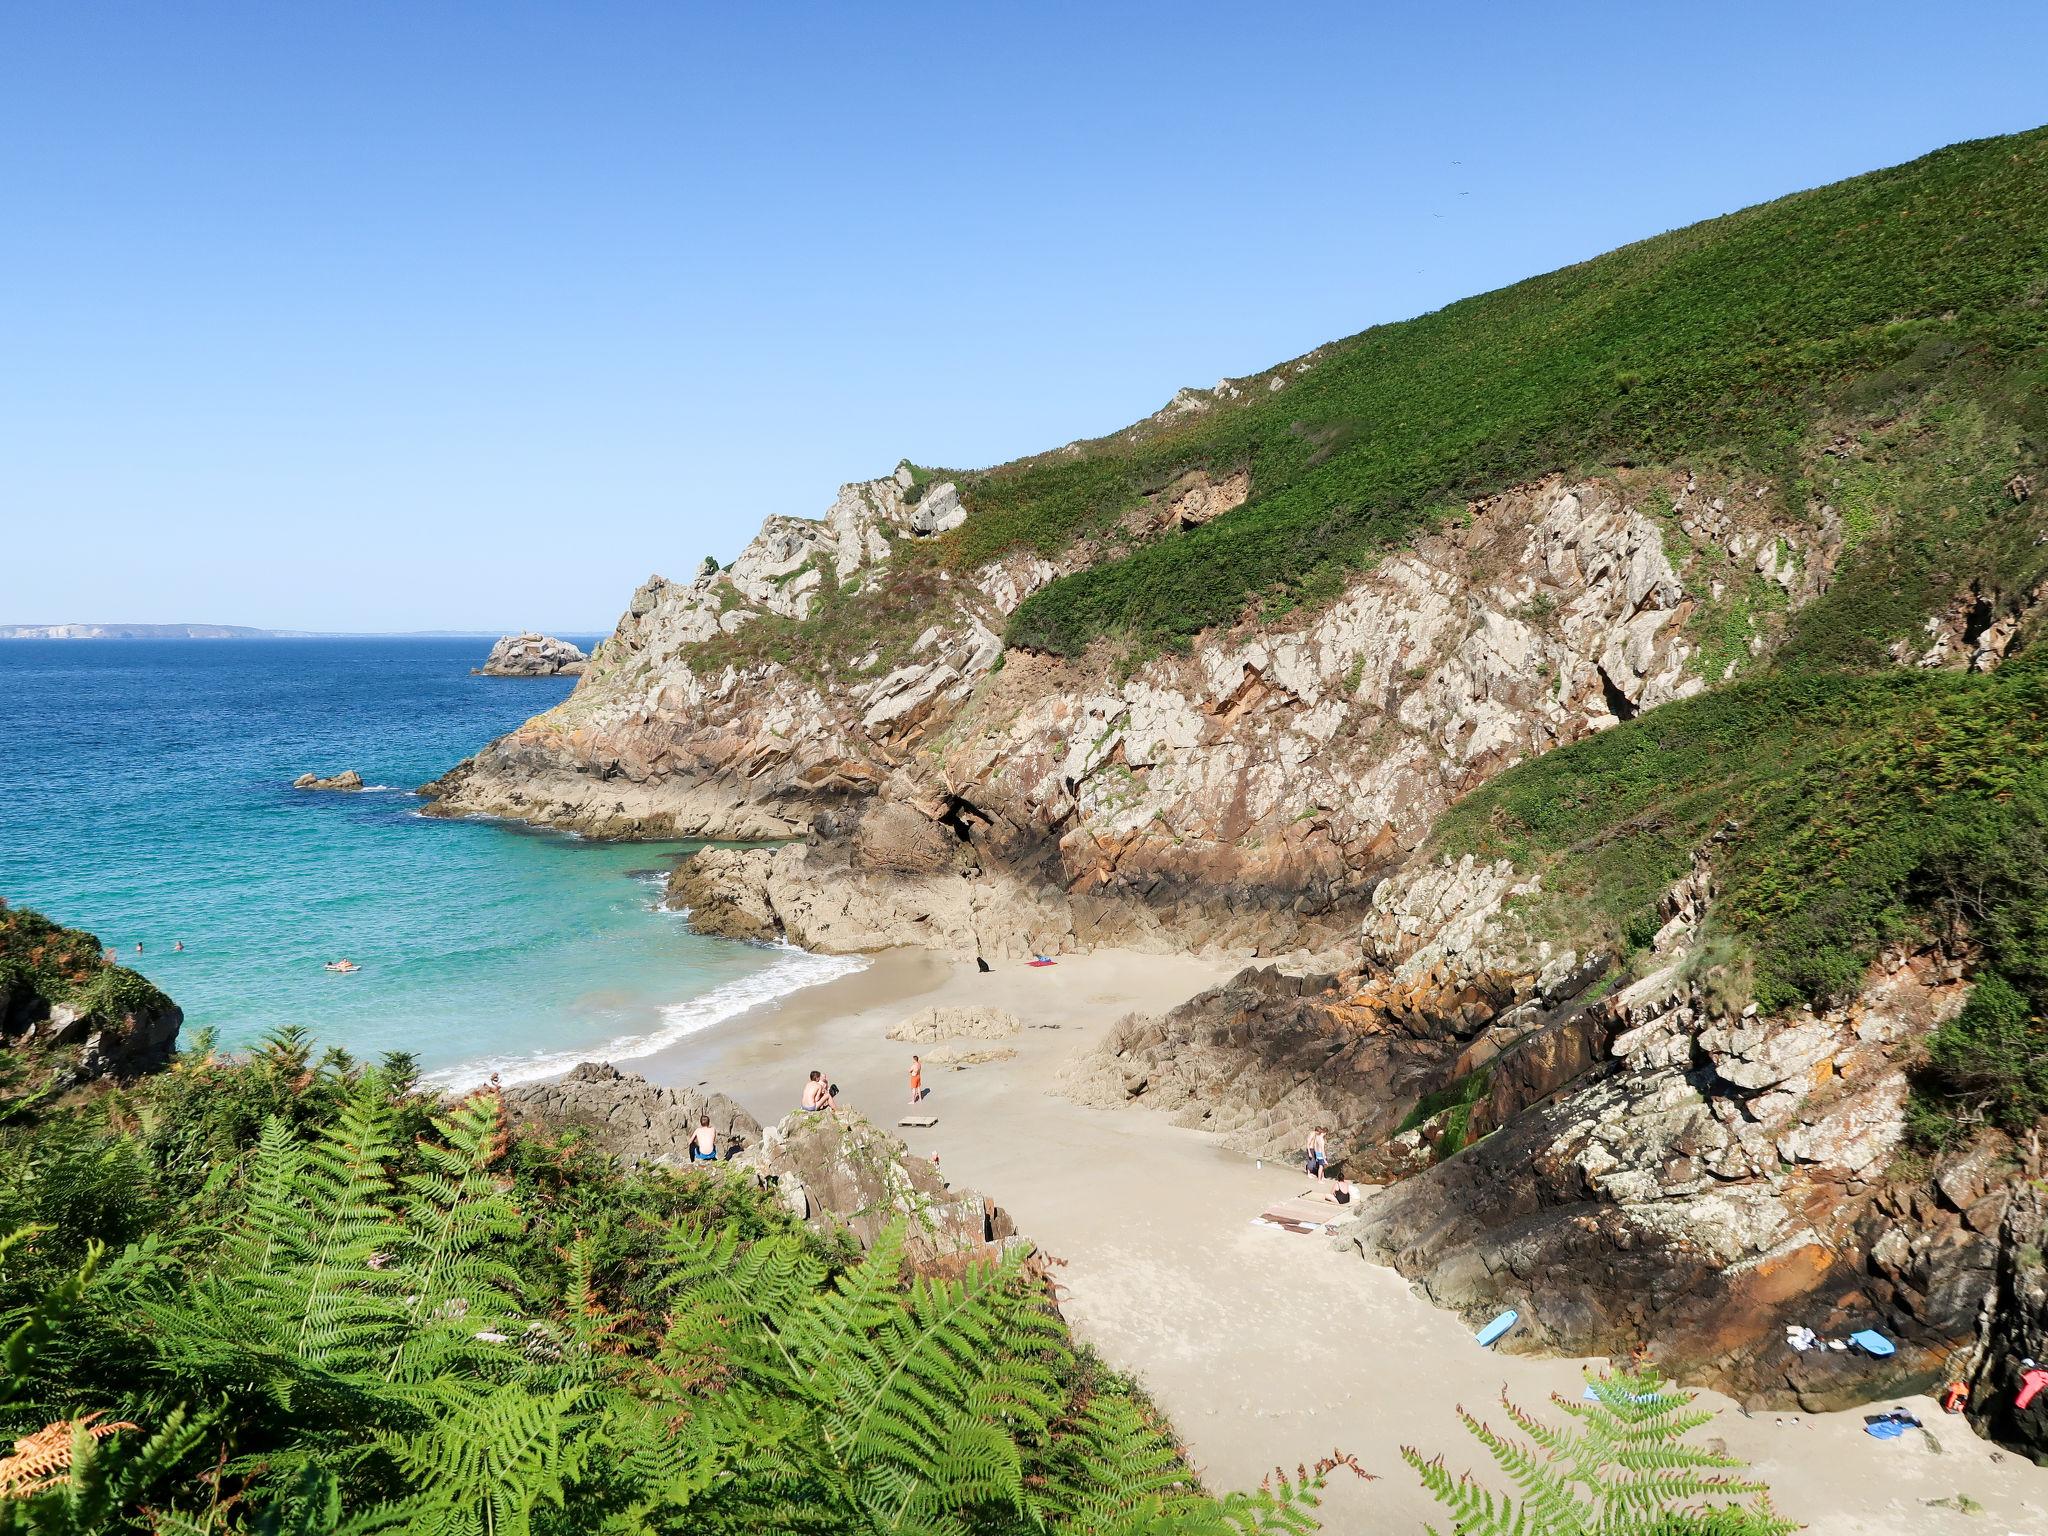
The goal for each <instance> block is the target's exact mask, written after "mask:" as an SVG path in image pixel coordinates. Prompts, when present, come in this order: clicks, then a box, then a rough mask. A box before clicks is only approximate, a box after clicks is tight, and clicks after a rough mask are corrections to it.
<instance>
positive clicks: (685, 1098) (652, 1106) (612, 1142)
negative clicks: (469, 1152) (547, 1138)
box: [505, 1061, 761, 1168]
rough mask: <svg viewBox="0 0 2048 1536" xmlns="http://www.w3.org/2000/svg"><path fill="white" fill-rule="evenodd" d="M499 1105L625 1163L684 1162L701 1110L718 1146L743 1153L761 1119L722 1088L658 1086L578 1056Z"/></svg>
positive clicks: (754, 1138)
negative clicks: (570, 1066) (571, 1066)
mask: <svg viewBox="0 0 2048 1536" xmlns="http://www.w3.org/2000/svg"><path fill="white" fill-rule="evenodd" d="M505 1106H506V1108H508V1109H509V1110H511V1112H512V1116H513V1118H514V1119H515V1120H520V1121H524V1122H527V1123H530V1124H537V1125H539V1126H540V1127H542V1128H543V1129H546V1130H549V1131H555V1132H560V1131H567V1130H577V1131H581V1132H583V1133H584V1135H585V1137H586V1139H587V1140H588V1141H589V1142H590V1144H591V1145H593V1146H595V1147H597V1148H598V1149H599V1150H601V1151H605V1152H609V1153H610V1154H611V1155H612V1156H614V1157H616V1158H617V1159H618V1160H619V1162H620V1163H621V1164H622V1165H623V1166H625V1167H627V1168H636V1167H639V1166H640V1165H641V1164H643V1163H665V1164H678V1163H681V1164H687V1163H688V1162H689V1160H690V1139H691V1138H692V1137H693V1136H695V1135H696V1134H697V1121H698V1118H699V1117H700V1116H702V1115H709V1116H710V1117H711V1128H712V1129H713V1130H715V1131H717V1132H718V1144H719V1147H720V1149H721V1151H724V1150H727V1149H733V1150H741V1151H743V1150H746V1149H748V1148H751V1147H754V1146H756V1145H757V1144H758V1143H759V1142H760V1140H761V1122H760V1121H758V1120H756V1119H755V1118H754V1117H753V1116H752V1115H750V1114H748V1113H747V1112H746V1111H745V1110H744V1109H742V1108H740V1106H739V1105H738V1104H736V1103H734V1102H733V1101H732V1100H731V1099H729V1098H727V1097H726V1096H725V1095H724V1094H722V1093H706V1092H703V1091H701V1090H699V1089H696V1088H664V1087H657V1086H655V1085H654V1084H653V1083H650V1082H648V1081H647V1079H646V1078H644V1077H641V1076H640V1075H639V1074H638V1073H634V1072H621V1071H620V1070H619V1069H618V1068H617V1067H615V1066H613V1065H612V1064H611V1063H610V1062H605V1061H586V1062H583V1063H582V1064H581V1065H579V1066H578V1067H577V1068H576V1069H575V1070H574V1071H572V1072H570V1073H569V1074H568V1075H567V1076H565V1077H560V1078H557V1079H555V1080H554V1081H552V1082H546V1083H522V1084H520V1085H519V1086H517V1087H514V1088H508V1089H506V1090H505Z"/></svg>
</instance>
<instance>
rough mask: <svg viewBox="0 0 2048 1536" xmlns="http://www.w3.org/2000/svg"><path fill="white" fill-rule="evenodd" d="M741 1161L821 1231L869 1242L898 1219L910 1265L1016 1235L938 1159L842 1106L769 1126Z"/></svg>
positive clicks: (999, 1212) (954, 1256) (940, 1260)
mask: <svg viewBox="0 0 2048 1536" xmlns="http://www.w3.org/2000/svg"><path fill="white" fill-rule="evenodd" d="M739 1161H740V1163H741V1164H742V1165H743V1166H745V1167H748V1168H751V1169H752V1170H753V1171H754V1173H755V1175H756V1177H758V1178H759V1179H761V1181H762V1182H763V1183H765V1184H769V1185H772V1186H773V1187H774V1188H775V1189H776V1190H777V1191H778V1192H779V1193H780V1195H781V1196H782V1198H783V1200H784V1201H785V1202H786V1203H787V1204H788V1206H789V1209H790V1210H791V1211H792V1212H794V1213H795V1214H796V1215H797V1216H798V1217H799V1218H801V1219H802V1220H803V1221H805V1222H808V1223H809V1224H810V1225H811V1226H812V1227H814V1228H816V1229H817V1230H819V1231H821V1232H829V1231H846V1232H850V1233H852V1234H853V1236H854V1237H855V1238H857V1239H858V1240H859V1242H860V1244H861V1246H862V1247H868V1246H870V1245H872V1244H873V1243H874V1241H875V1239H876V1238H877V1237H879V1236H881V1234H882V1232H883V1231H884V1230H885V1229H886V1228H887V1227H888V1226H889V1225H890V1224H891V1223H892V1222H895V1221H899V1220H901V1221H903V1222H905V1224H906V1227H907V1234H908V1251H909V1255H910V1259H911V1262H912V1263H913V1264H919V1265H925V1266H931V1265H939V1264H945V1263H948V1262H953V1261H957V1260H958V1259H960V1258H962V1257H963V1256H965V1257H971V1256H973V1255H975V1254H978V1253H982V1252H985V1251H988V1250H989V1249H990V1248H991V1247H1000V1246H1001V1245H1003V1244H1004V1243H1006V1242H1007V1241H1008V1240H1009V1239H1011V1238H1013V1237H1015V1236H1016V1231H1017V1229H1016V1225H1015V1223H1013V1222H1012V1221H1011V1220H1010V1218H1009V1215H1008V1214H1007V1213H1006V1212H1005V1211H1003V1209H1002V1208H1001V1207H1000V1206H998V1205H996V1204H995V1203H994V1202H993V1201H991V1200H989V1199H988V1198H987V1197H986V1196H984V1195H981V1194H978V1193H976V1192H975V1191H974V1190H971V1189H954V1188H952V1187H951V1186H949V1185H948V1184H947V1183H946V1181H945V1179H944V1178H943V1177H942V1176H941V1175H940V1173H939V1170H938V1167H937V1165H936V1164H934V1163H932V1162H929V1161H927V1160H926V1159H924V1158H921V1157H916V1156H913V1155H912V1154H911V1152H910V1149H909V1148H908V1147H906V1146H905V1145H904V1144H903V1142H902V1141H901V1140H899V1139H898V1138H896V1137H895V1136H892V1135H890V1134H889V1133H888V1132H887V1131H885V1130H882V1129H881V1128H880V1127H878V1126H876V1125H874V1124H872V1123H871V1122H869V1121H868V1120H867V1119H866V1118H864V1117H863V1116H861V1115H858V1114H853V1113H850V1112H848V1111H845V1110H828V1111H826V1112H824V1113H821V1114H807V1113H805V1112H803V1111H801V1110H798V1111H796V1112H794V1113H792V1114H790V1115H789V1116H788V1117H787V1118H785V1119H784V1120H783V1122H782V1123H781V1124H780V1125H777V1126H771V1127H770V1128H769V1130H768V1132H767V1133H766V1134H765V1135H764V1136H763V1137H762V1138H761V1144H760V1146H759V1148H758V1149H756V1150H753V1151H749V1152H747V1153H744V1154H743V1155H742V1156H741V1157H740V1158H739Z"/></svg>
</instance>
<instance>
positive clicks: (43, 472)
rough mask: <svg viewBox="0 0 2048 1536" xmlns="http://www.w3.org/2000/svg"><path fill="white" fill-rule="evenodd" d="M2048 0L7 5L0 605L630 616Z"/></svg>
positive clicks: (1832, 108)
mask: <svg viewBox="0 0 2048 1536" xmlns="http://www.w3.org/2000/svg"><path fill="white" fill-rule="evenodd" d="M2043 59H2048V5H2043V4H2041V3H2039V0H2027V3H2013V4H1969V3H1952V4H1945V5H1939V6H1936V5H1930V4H1926V3H1924V0H1921V3H1915V4H1890V3H1864V4H1859V5H1855V6H1843V5H1812V6H1800V5H1791V4H1782V3H1781V4H1770V5H1755V6H1749V5H1742V4H1729V3H1723V4H1718V5H1687V6H1678V5H1661V4H1642V3H1640V0H1637V3H1631V4H1615V5H1575V4H1569V3H1563V0H1560V3H1558V4H1544V5H1531V4H1525V3H1517V4H1502V5H1498V6H1480V5H1471V4H1466V5H1449V4H1446V5H1440V6H1398V5H1393V4H1351V5H1284V6H1283V5H1260V4H1249V3H1243V0H1240V3H1237V4H1218V5H1206V4H1201V3H1196V0H1178V3H1174V4H1166V5H1157V6H1149V5H1118V4H1108V3H1104V4H1083V5H1073V6H1064V5H1056V4H1049V3H1035V4H995V3H980V0H974V3H969V0H960V3H957V4H950V5H930V6H921V5H889V4H884V3H880V0H867V3H860V4H854V3H842V4H834V5H817V6H807V5H795V4H774V3H761V4H750V3H731V0H728V3H723V4H717V5H704V6H697V5H687V4H682V3H649V4H637V3H636V4H628V3H604V0H579V3H573V4H572V3H569V0H558V3H552V4H526V3H519V0H489V3H483V0H479V3H475V4H439V3H432V0H402V3H381V0H346V3H339V0H330V3H318V4H315V3H307V4H293V3H284V4H279V3H274V0H269V3H262V4H246V5H238V4H227V3H208V0H192V3H189V4H163V3H160V0H150V3H146V4H134V5H122V4H115V3H100V0H82V3H67V0H15V3H12V4H9V5H7V6H5V7H4V9H0V529H4V534H0V622H14V623H33V622H52V621H61V620H126V621H158V622H168V621H207V622H217V623H242V624H257V625H265V626H272V627H280V628H307V629H416V628H476V629H494V628H506V627H517V626H522V625H531V626H537V627H544V628H554V629H559V630H568V631H577V630H599V629H609V628H610V626H611V624H612V623H613V621H614V620H615V619H616V617H617V615H618V613H619V611H620V610H621V608H622V607H623V606H624V603H625V600H626V598H627V596H628V594H629V593H630V591H631V589H632V588H633V587H634V586H635V585H636V584H637V583H638V582H639V581H641V580H642V579H643V578H644V577H645V576H646V575H647V574H648V572H650V571H660V572H663V573H665V574H670V575H688V574H689V573H690V572H691V571H692V570H693V568H694V567H695V565H696V564H697V562H698V560H699V559H700V558H701V557H702V556H703V555H705V554H706V553H712V554H716V555H718V556H720V557H721V558H730V557H731V556H732V555H733V554H734V553H735V552H736V551H737V550H738V548H739V547H740V545H742V544H743V543H744V542H745V541H746V539H747V538H748V537H749V536H750V535H751V534H752V532H753V530H754V528H755V526H756V525H757V524H758V523H759V521H760V519H761V518H762V517H763V516H764V515H766V514H769V513H794V514H798V515H804V516H815V515H818V514H819V513H821V512H822V511H823V510H824V508H825V507H826V506H827V505H828V504H829V502H830V501H831V498H832V495H833V491H834V488H835V487H836V486H837V485H838V484H839V483H840V482H841V481H844V480H851V479H857V478H865V477H867V476H871V475H876V474H881V473H884V472H886V471H887V470H888V469H889V468H890V466H891V465H893V464H894V463H895V462H896V460H897V459H898V458H900V457H906V456H907V457H910V458H914V459H916V460H918V461H919V462H921V463H928V464H951V465H961V466H972V465H982V464H988V463H992V462H997V461H1000V460H1003V459H1006V458H1011V457H1015V456H1017V455H1019V454H1023V453H1028V452H1033V451H1036V450H1038V449H1041V448H1046V447H1050V446H1053V445H1056V444H1058V443H1061V442H1065V441H1067V440H1069V439H1072V438H1074V437H1079V436H1089V435H1094V434H1097V433H1100V432H1105V431H1108V430H1111V429H1113V428H1115V427H1117V426H1120V425H1122V424H1124V423H1126V422H1128V421H1131V420H1133V419H1135V418H1136V417H1138V416H1141V415H1143V414H1145V413H1146V412H1148V411H1151V410H1154V409H1156V408H1157V407H1158V406H1160V405H1161V404H1163V403H1164V402H1165V401H1166V400H1167V398H1168V397H1169V396H1171V395H1172V393H1173V391H1174V390H1175V389H1176V388H1177V387H1179V386H1181V385H1183V384H1201V385H1206V384H1210V383H1213V382H1214V381H1215V380H1216V379H1218V378H1219V377H1222V376H1226V375H1234V374H1240V373H1246V372H1250V371H1253V370H1255V369H1258V368H1260V367H1263V366H1265V365H1267V364H1270V363H1273V362H1275V361H1278V360H1280V359H1282V358H1285V357H1288V356H1291V355H1293V354H1295V353H1298V352H1302V351H1305V350H1307V349H1308V348H1310V347H1312V346H1314V345H1316V344H1317V343H1318V342H1322V341H1325V340H1328V339H1330V338H1332V337H1335V336H1340V335H1344V334H1348V333H1350V332H1353V331H1356V330H1360V329H1363V328H1364V327H1365V326H1367V325H1370V324H1373V323H1374V322H1377V321H1383V320H1392V319H1398V318H1401V317H1403V316H1407V315H1412V314H1415V313H1418V312H1420V311H1424V310H1428V309H1431V308H1434V307H1436V306H1438V305H1440V304H1443V303H1445V302H1448V301H1449V300H1451V299H1455V298H1458V297H1461V296H1463V295H1465V294H1468V293H1473V292H1478V291H1482V290H1485V289H1487V288H1492V287H1497V286H1499V285H1500V284H1502V283H1505V282H1509V281H1512V280H1513V279H1516V278H1519V277H1523V276H1526V275H1528V274H1531V273H1534V272H1540V271H1545V270H1548V269H1550V268H1552V267H1556V266H1559V265H1561V264H1564V263H1567V262H1571V261H1575V260H1578V259H1580V258H1582V257H1587V256H1592V255H1595V254H1597V253H1598V252H1600V251H1603V250H1606V249H1608V248H1610V247H1612V246H1614V245H1617V244H1620V243H1622V242H1624V241H1627V240H1631V239H1635V238H1638V237H1641V236H1644V235H1650V234H1655V233H1656V232H1658V231H1660V230H1664V229H1668V228H1671V227H1673V226H1676V225H1681V224H1686V223H1690V222H1692V221H1693V220H1695V219H1699V218H1704V217H1707V216H1710V215H1712V214H1716V213H1721V212H1725V211H1727V210H1729V209H1732V208H1737V207H1741V206H1743V205H1745V204H1748V203H1753V202H1757V201H1760V200H1762V199H1765V198H1769V197H1773V196H1775V195H1777V194H1779V193H1783V192H1789V191H1793V190H1795V189H1797V188H1800V187H1804V186H1809V185H1813V184H1816V183H1821V182H1826V181H1831V180H1834V179H1837V178H1839V177H1843V176H1848V175H1852V174H1854V173H1856V172H1859V171H1864V170H1869V169H1872V168H1874V167H1877V166H1881V165H1888V164H1892V163H1895V162H1897V161H1900V160H1905V159H1910V158H1911V157H1913V156H1914V155H1917V154H1920V153H1922V152H1923V151H1926V150H1929V149H1932V148H1934V147H1936V146H1938V145H1941V144H1945V143H1950V142H1953V141H1955V140H1958V139H1965V138H1974V137H1978V136H1981V135H1985V134H1991V133H2002V132H2007V131H2010V130H2014V129H2019V128H2026V127H2031V126H2034V125H2036V124H2038V123H2040V122H2042V121H2044V120H2048V73H2044V72H2043V70H2042V68H2041V64H2042V60H2043Z"/></svg>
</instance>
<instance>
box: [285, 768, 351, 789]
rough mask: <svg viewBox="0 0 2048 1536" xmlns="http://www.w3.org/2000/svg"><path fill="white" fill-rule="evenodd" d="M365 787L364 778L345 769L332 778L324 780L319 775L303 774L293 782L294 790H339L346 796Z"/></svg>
mask: <svg viewBox="0 0 2048 1536" xmlns="http://www.w3.org/2000/svg"><path fill="white" fill-rule="evenodd" d="M362 787H363V776H362V775H361V774H360V773H357V772H356V771H355V769H353V768H344V769H343V770H342V771H341V772H340V773H337V774H335V775H333V776H332V777H331V778H324V779H323V778H322V777H320V775H319V774H317V773H302V774H300V775H299V776H298V777H297V778H296V779H293V780H292V788H293V789H325V790H337V791H340V792H342V793H344V794H349V793H353V792H354V791H356V790H359V789H361V788H362Z"/></svg>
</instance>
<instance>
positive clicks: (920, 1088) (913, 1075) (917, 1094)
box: [910, 1056, 924, 1104]
mask: <svg viewBox="0 0 2048 1536" xmlns="http://www.w3.org/2000/svg"><path fill="white" fill-rule="evenodd" d="M923 1097H924V1058H923V1057H922V1056H913V1057H911V1058H910V1102H911V1103H913V1104H915V1103H916V1102H917V1101H918V1100H920V1099H922V1098H923Z"/></svg>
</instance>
